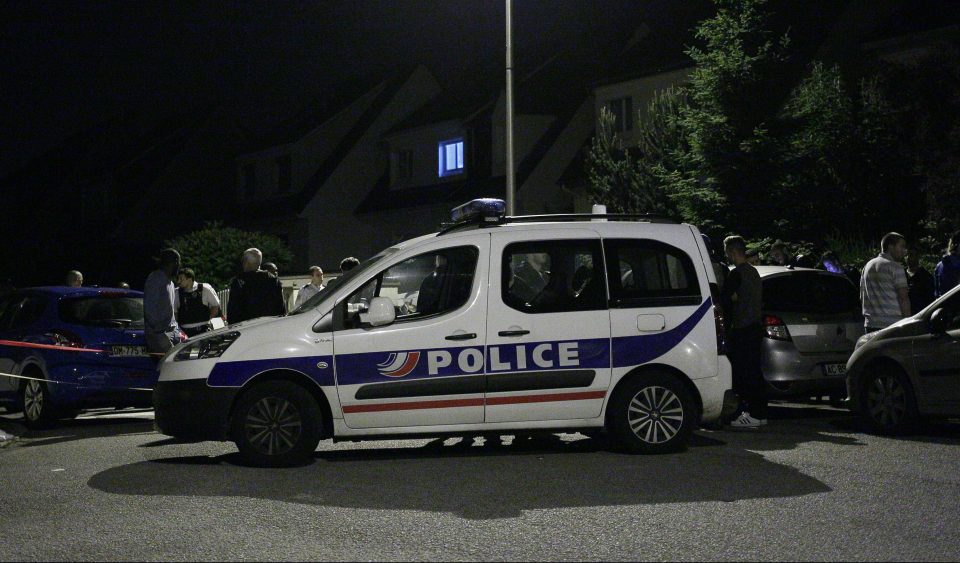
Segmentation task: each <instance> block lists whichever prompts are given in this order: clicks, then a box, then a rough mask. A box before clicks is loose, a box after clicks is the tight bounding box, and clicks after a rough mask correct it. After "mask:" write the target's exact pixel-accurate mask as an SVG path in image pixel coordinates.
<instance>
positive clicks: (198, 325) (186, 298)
mask: <svg viewBox="0 0 960 563" xmlns="http://www.w3.org/2000/svg"><path fill="white" fill-rule="evenodd" d="M196 277H197V276H196V274H195V273H194V271H193V270H192V269H190V268H184V269H183V270H181V271H180V275H178V276H177V291H176V294H175V295H174V298H173V307H174V311H176V312H177V322H178V323H179V325H180V328H181V329H182V330H183V332H185V333H187V336H196V335H198V334H201V333H203V332H207V331H208V330H210V319H212V318H214V317H216V316H217V315H219V314H220V299H219V298H218V297H217V292H215V291H214V290H213V288H212V287H210V285H208V284H205V283H197V281H196Z"/></svg>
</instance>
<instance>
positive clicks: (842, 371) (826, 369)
mask: <svg viewBox="0 0 960 563" xmlns="http://www.w3.org/2000/svg"><path fill="white" fill-rule="evenodd" d="M823 374H824V375H829V376H835V375H847V364H823Z"/></svg>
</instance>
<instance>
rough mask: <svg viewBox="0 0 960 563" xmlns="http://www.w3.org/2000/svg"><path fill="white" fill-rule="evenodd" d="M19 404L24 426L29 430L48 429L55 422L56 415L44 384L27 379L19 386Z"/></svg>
mask: <svg viewBox="0 0 960 563" xmlns="http://www.w3.org/2000/svg"><path fill="white" fill-rule="evenodd" d="M20 404H21V405H23V420H24V425H25V426H26V427H27V428H31V429H43V428H50V427H51V426H53V425H54V424H56V422H57V418H58V413H57V409H56V407H55V405H54V404H53V400H52V399H51V398H50V391H49V389H48V388H47V384H46V382H43V381H37V380H36V379H28V380H26V381H24V382H23V384H22V385H21V386H20Z"/></svg>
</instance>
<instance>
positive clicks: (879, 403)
mask: <svg viewBox="0 0 960 563" xmlns="http://www.w3.org/2000/svg"><path fill="white" fill-rule="evenodd" d="M861 404H862V405H863V406H862V409H861V410H862V413H861V414H862V417H863V419H864V421H865V422H866V423H867V426H869V428H870V429H871V430H873V431H875V432H878V433H880V434H888V435H896V434H906V433H909V432H913V431H915V430H916V429H917V425H918V423H919V415H918V413H917V402H916V398H915V397H914V396H913V389H912V388H911V386H910V383H909V382H908V381H907V378H906V375H904V373H903V372H902V371H900V370H899V369H897V368H895V367H893V366H886V365H884V366H878V367H877V368H876V369H874V370H873V373H870V374H868V375H867V376H866V377H865V378H864V380H863V386H862V388H861Z"/></svg>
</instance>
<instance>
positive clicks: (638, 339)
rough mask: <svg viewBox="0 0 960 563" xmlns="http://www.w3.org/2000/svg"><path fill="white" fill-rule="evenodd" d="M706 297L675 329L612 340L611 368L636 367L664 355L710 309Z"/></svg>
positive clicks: (709, 303)
mask: <svg viewBox="0 0 960 563" xmlns="http://www.w3.org/2000/svg"><path fill="white" fill-rule="evenodd" d="M712 305H713V304H712V302H711V300H710V298H709V297H708V298H707V300H706V301H704V302H703V304H702V305H700V307H699V308H698V309H697V310H696V311H694V313H693V314H692V315H690V317H689V318H687V320H685V321H683V322H682V323H680V324H679V325H677V326H676V327H674V328H672V329H670V330H668V331H666V332H661V333H657V334H646V335H643V336H618V337H616V338H614V339H613V367H615V368H623V367H631V366H638V365H641V364H645V363H647V362H652V361H653V360H655V359H657V358H659V357H660V356H662V355H664V354H666V353H667V352H669V351H670V350H672V349H673V348H675V347H676V346H677V345H678V344H680V343H681V342H683V340H684V339H685V338H686V337H687V335H689V334H690V332H691V331H692V330H693V329H694V327H696V326H697V325H698V324H699V323H700V321H701V320H702V319H703V317H704V315H706V314H707V311H709V310H710V309H711V307H712Z"/></svg>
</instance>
